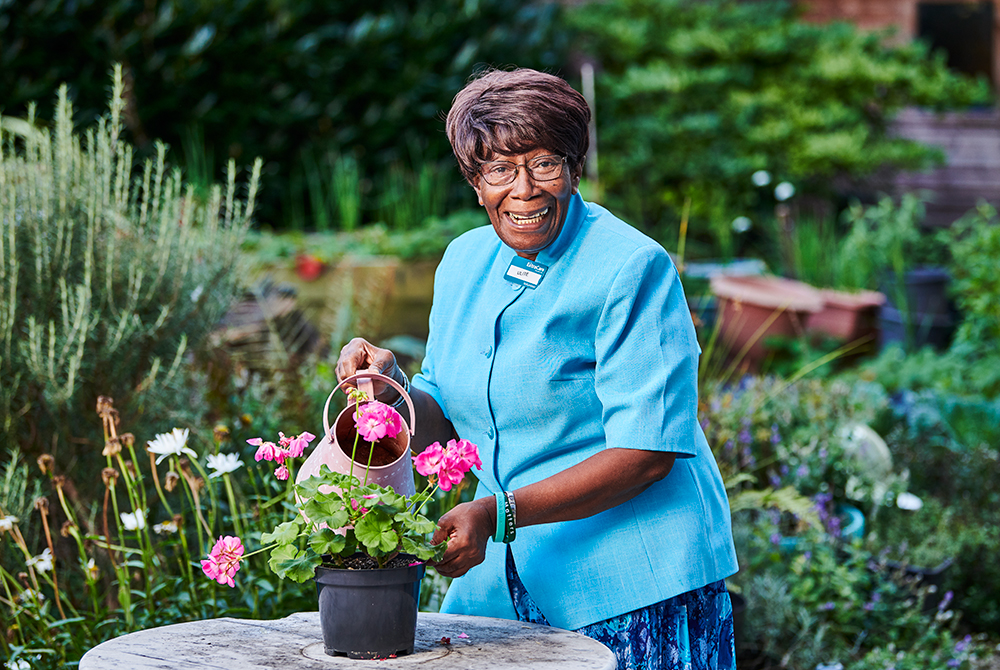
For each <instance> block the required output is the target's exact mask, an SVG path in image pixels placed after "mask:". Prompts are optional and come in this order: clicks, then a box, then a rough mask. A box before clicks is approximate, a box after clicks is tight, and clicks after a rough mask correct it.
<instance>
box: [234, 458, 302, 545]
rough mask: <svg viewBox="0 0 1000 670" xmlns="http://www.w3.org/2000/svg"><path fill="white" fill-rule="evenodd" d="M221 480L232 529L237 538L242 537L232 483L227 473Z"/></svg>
mask: <svg viewBox="0 0 1000 670" xmlns="http://www.w3.org/2000/svg"><path fill="white" fill-rule="evenodd" d="M289 479H291V477H289ZM222 480H223V482H224V483H225V485H226V496H227V497H228V498H229V514H230V516H231V517H232V519H233V529H234V530H235V531H236V535H237V536H239V537H243V523H242V522H241V521H240V515H239V512H238V511H237V509H236V495H235V494H234V493H233V483H232V482H231V481H230V479H229V474H228V473H227V474H224V475H222Z"/></svg>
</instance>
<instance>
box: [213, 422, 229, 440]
mask: <svg viewBox="0 0 1000 670" xmlns="http://www.w3.org/2000/svg"><path fill="white" fill-rule="evenodd" d="M212 434H213V435H214V436H215V441H216V442H222V441H223V440H228V439H229V427H228V426H224V425H222V424H221V423H220V424H219V425H217V426H216V427H215V428H213V429H212Z"/></svg>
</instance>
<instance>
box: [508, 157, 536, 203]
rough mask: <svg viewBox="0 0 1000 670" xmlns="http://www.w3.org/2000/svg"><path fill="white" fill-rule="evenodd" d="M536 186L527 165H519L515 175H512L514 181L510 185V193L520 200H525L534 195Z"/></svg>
mask: <svg viewBox="0 0 1000 670" xmlns="http://www.w3.org/2000/svg"><path fill="white" fill-rule="evenodd" d="M536 186H537V185H536V184H535V180H534V179H533V178H532V177H531V173H529V172H528V168H527V166H525V165H519V166H518V167H517V175H515V177H514V183H513V184H511V186H510V195H512V196H513V197H515V198H518V199H520V200H525V199H527V198H530V197H532V196H533V195H535V192H536V190H537V189H536Z"/></svg>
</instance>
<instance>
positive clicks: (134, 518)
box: [119, 509, 146, 530]
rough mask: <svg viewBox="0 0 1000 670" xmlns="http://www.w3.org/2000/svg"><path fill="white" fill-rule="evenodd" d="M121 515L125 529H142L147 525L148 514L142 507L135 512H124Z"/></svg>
mask: <svg viewBox="0 0 1000 670" xmlns="http://www.w3.org/2000/svg"><path fill="white" fill-rule="evenodd" d="M119 516H120V517H121V518H122V525H123V526H125V530H142V529H143V528H145V527H146V514H145V513H144V512H143V511H142V510H141V509H137V510H136V511H135V513H134V514H133V513H129V512H122V513H121V514H120V515H119Z"/></svg>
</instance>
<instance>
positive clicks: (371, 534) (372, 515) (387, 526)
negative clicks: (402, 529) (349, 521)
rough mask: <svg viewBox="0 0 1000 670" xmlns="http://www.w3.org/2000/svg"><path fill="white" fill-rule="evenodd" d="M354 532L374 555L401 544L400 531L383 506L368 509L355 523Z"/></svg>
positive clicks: (388, 550) (386, 551) (393, 548)
mask: <svg viewBox="0 0 1000 670" xmlns="http://www.w3.org/2000/svg"><path fill="white" fill-rule="evenodd" d="M354 532H355V533H356V534H357V537H358V541H359V542H361V544H363V545H364V546H365V548H366V549H367V550H368V553H370V554H372V555H373V556H376V555H382V554H387V553H389V552H390V551H393V550H395V549H396V547H398V546H399V533H397V532H396V530H395V529H394V528H393V527H392V518H391V517H390V516H389V514H388V513H387V512H386V511H385V510H384V509H382V508H381V507H374V508H372V509H370V510H368V513H367V514H365V515H364V516H363V517H362V518H361V520H360V521H358V523H357V524H355V526H354Z"/></svg>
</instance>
